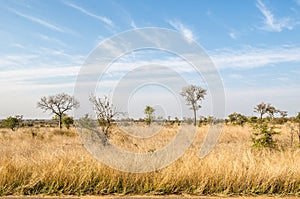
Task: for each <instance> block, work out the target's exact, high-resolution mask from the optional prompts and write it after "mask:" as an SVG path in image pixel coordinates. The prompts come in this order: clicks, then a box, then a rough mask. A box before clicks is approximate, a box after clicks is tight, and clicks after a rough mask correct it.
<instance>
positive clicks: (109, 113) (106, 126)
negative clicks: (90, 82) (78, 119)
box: [89, 95, 121, 138]
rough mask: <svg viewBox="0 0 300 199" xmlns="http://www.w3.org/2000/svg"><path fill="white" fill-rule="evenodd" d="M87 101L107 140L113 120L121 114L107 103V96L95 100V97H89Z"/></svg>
mask: <svg viewBox="0 0 300 199" xmlns="http://www.w3.org/2000/svg"><path fill="white" fill-rule="evenodd" d="M89 100H90V102H91V103H92V104H93V108H94V110H95V111H96V114H97V119H98V122H99V125H100V127H101V130H102V132H103V133H104V135H105V136H106V138H107V137H108V136H109V133H110V127H111V125H112V121H113V118H114V117H115V116H117V115H119V114H121V113H120V112H117V110H116V108H115V107H114V106H113V105H112V104H111V103H110V102H109V98H108V97H107V96H104V98H97V97H96V96H95V95H91V96H90V98H89Z"/></svg>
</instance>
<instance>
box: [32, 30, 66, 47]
mask: <svg viewBox="0 0 300 199" xmlns="http://www.w3.org/2000/svg"><path fill="white" fill-rule="evenodd" d="M36 35H37V36H38V37H39V38H41V39H42V40H44V41H48V42H53V43H56V44H58V45H60V46H63V47H66V46H67V45H66V44H65V43H64V42H62V41H61V40H59V39H56V38H53V37H49V36H47V35H44V34H40V33H37V34H36Z"/></svg>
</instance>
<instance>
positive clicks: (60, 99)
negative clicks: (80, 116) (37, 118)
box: [37, 93, 79, 128]
mask: <svg viewBox="0 0 300 199" xmlns="http://www.w3.org/2000/svg"><path fill="white" fill-rule="evenodd" d="M37 107H38V108H41V109H42V110H44V112H46V111H51V112H52V113H54V114H55V115H56V116H57V117H58V120H59V123H58V126H59V128H61V127H62V125H61V124H62V117H63V115H64V113H65V112H67V111H69V110H72V109H74V108H78V107H79V102H78V101H77V100H76V99H75V98H74V97H72V96H70V95H68V94H66V93H60V94H57V95H52V96H48V97H45V96H44V97H42V98H41V100H40V101H39V102H38V103H37Z"/></svg>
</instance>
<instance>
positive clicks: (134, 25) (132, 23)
mask: <svg viewBox="0 0 300 199" xmlns="http://www.w3.org/2000/svg"><path fill="white" fill-rule="evenodd" d="M130 26H131V27H132V28H134V29H136V28H137V26H136V24H135V22H134V21H133V20H131V22H130Z"/></svg>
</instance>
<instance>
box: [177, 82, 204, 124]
mask: <svg viewBox="0 0 300 199" xmlns="http://www.w3.org/2000/svg"><path fill="white" fill-rule="evenodd" d="M180 94H181V95H182V96H183V97H185V100H186V102H187V105H189V106H191V107H190V108H191V109H192V110H193V112H194V126H196V123H197V110H199V109H200V108H201V106H200V105H199V104H198V102H201V101H202V99H204V96H205V95H206V90H205V89H203V88H201V87H200V86H195V85H190V86H187V87H184V88H182V92H181V93H180Z"/></svg>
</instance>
